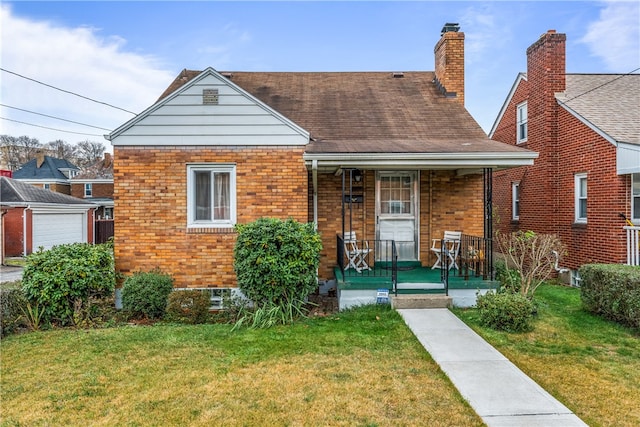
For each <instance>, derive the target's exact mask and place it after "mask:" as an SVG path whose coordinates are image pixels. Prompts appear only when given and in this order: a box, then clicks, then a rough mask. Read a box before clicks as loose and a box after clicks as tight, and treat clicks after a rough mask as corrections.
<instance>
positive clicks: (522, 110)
mask: <svg viewBox="0 0 640 427" xmlns="http://www.w3.org/2000/svg"><path fill="white" fill-rule="evenodd" d="M527 121H528V119H527V103H526V101H525V102H523V103H522V104H519V105H517V106H516V122H517V123H516V124H517V133H518V135H517V142H518V144H522V143H523V142H526V141H527V136H528V135H529V130H528V128H527Z"/></svg>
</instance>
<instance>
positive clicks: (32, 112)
mask: <svg viewBox="0 0 640 427" xmlns="http://www.w3.org/2000/svg"><path fill="white" fill-rule="evenodd" d="M0 107H6V108H12V109H14V110H18V111H24V112H25V113H30V114H37V115H39V116H43V117H49V118H50V119H56V120H62V121H63V122H69V123H75V124H76V125H82V126H87V127H90V128H94V129H101V130H106V131H109V132H111V129H107V128H101V127H99V126H93V125H88V124H86V123H80V122H75V121H73V120H67V119H63V118H60V117H56V116H50V115H48V114H43V113H38V112H35V111H30V110H25V109H24V108H18V107H12V106H11V105H6V104H0Z"/></svg>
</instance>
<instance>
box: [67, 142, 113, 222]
mask: <svg viewBox="0 0 640 427" xmlns="http://www.w3.org/2000/svg"><path fill="white" fill-rule="evenodd" d="M71 195H72V196H73V197H77V198H79V199H85V200H87V201H90V202H92V203H95V204H96V205H98V208H97V209H96V219H98V220H101V219H107V220H108V219H113V215H114V213H113V158H112V156H111V153H104V159H100V160H98V161H97V162H95V163H94V164H92V165H91V166H89V167H86V168H83V169H81V170H80V171H79V172H78V174H77V175H76V176H75V177H74V178H73V179H71Z"/></svg>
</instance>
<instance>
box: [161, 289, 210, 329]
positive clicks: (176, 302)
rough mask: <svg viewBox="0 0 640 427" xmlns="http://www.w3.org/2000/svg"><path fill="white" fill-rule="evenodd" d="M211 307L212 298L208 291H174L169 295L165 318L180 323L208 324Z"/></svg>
mask: <svg viewBox="0 0 640 427" xmlns="http://www.w3.org/2000/svg"><path fill="white" fill-rule="evenodd" d="M209 307H211V298H210V294H209V293H208V292H206V291H201V290H184V291H173V292H171V293H170V294H169V302H168V303H167V313H166V316H165V318H166V320H169V321H172V322H180V323H189V324H198V323H206V322H207V320H208V318H209Z"/></svg>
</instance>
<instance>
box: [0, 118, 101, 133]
mask: <svg viewBox="0 0 640 427" xmlns="http://www.w3.org/2000/svg"><path fill="white" fill-rule="evenodd" d="M0 119H2V120H7V121H10V122H14V123H20V124H23V125H28V126H34V127H37V128H43V129H49V130H55V131H57V132H65V133H73V134H76V135H89V136H103V135H100V134H97V133H83V132H72V131H70V130H62V129H56V128H50V127H47V126H40V125H34V124H33V123H27V122H21V121H19V120H13V119H7V118H6V117H0Z"/></svg>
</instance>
